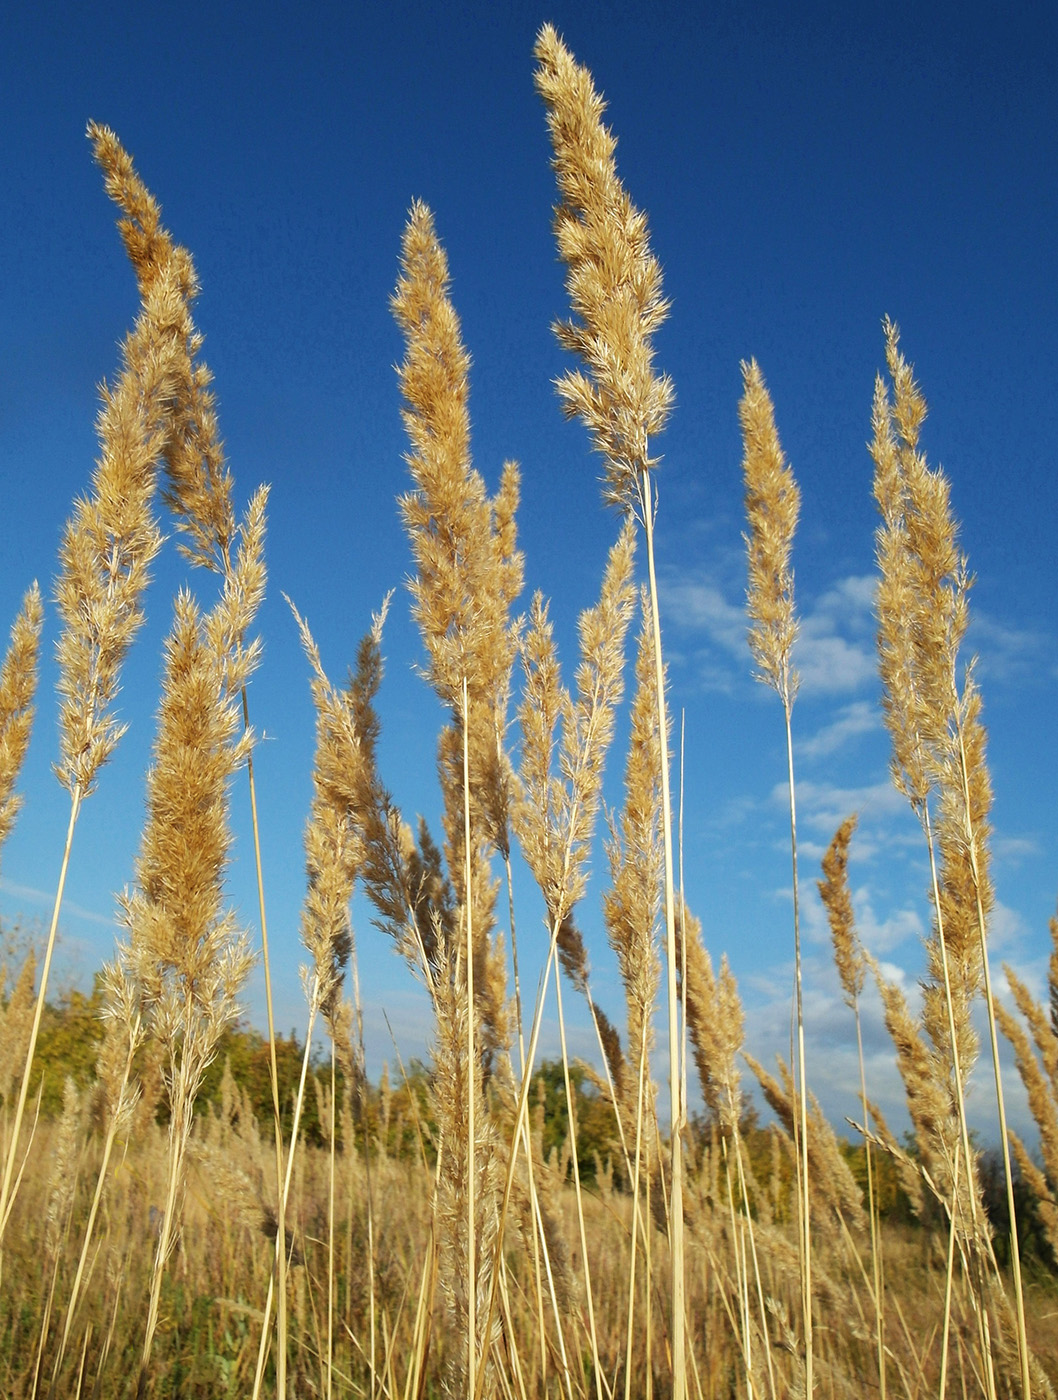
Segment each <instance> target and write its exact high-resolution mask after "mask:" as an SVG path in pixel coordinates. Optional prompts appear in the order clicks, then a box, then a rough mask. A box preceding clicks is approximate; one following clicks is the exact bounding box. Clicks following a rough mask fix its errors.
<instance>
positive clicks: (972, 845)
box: [957, 720, 1032, 1400]
mask: <svg viewBox="0 0 1058 1400" xmlns="http://www.w3.org/2000/svg"><path fill="white" fill-rule="evenodd" d="M957 733H958V738H959V770H960V775H961V777H962V789H963V810H964V811H965V813H966V823H967V833H966V836H967V847H968V850H969V855H970V868H971V870H972V872H973V885H974V900H975V904H976V912H977V933H978V938H979V939H980V944H981V967H982V969H983V972H984V981H985V1007H986V1009H987V1011H988V1038H989V1043H990V1045H991V1049H992V1071H993V1074H994V1075H995V1085H996V1107H997V1109H998V1111H999V1140H1000V1142H1001V1143H1002V1147H1003V1175H1004V1178H1005V1181H1006V1191H1007V1211H1008V1213H1009V1215H1010V1264H1011V1272H1012V1273H1013V1275H1014V1300H1015V1304H1016V1308H1017V1323H1018V1360H1019V1362H1020V1365H1021V1389H1022V1392H1023V1394H1024V1397H1025V1400H1031V1397H1032V1379H1031V1377H1030V1374H1029V1339H1028V1332H1027V1330H1026V1326H1025V1296H1024V1292H1023V1290H1022V1279H1021V1249H1020V1246H1019V1244H1018V1217H1017V1213H1016V1211H1015V1208H1014V1175H1013V1172H1012V1170H1011V1165H1010V1136H1009V1134H1008V1132H1007V1113H1006V1104H1005V1100H1004V1097H1003V1080H1002V1075H1001V1073H1000V1064H999V1040H998V1038H997V1036H996V1012H995V1003H994V1002H993V1000H992V973H991V969H990V967H989V960H988V942H987V937H986V928H985V911H984V905H983V903H982V901H981V873H980V869H979V866H978V861H977V833H976V832H975V831H974V830H973V829H972V825H971V822H970V811H971V806H970V782H969V771H968V764H967V761H966V745H965V741H964V736H963V727H962V723H961V720H960V722H959V723H958V725H957Z"/></svg>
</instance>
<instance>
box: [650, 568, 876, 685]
mask: <svg viewBox="0 0 1058 1400" xmlns="http://www.w3.org/2000/svg"><path fill="white" fill-rule="evenodd" d="M873 587H874V584H873V581H872V580H871V579H870V578H862V577H860V576H858V575H856V576H852V577H849V578H846V579H842V580H841V581H840V582H839V583H837V584H835V586H834V587H833V588H831V589H828V590H827V592H826V593H824V594H823V595H822V596H821V597H820V598H818V599H817V600H816V601H815V603H813V604H811V605H810V607H809V609H808V611H807V612H806V613H804V614H803V615H802V616H801V618H800V621H799V631H798V638H797V642H796V643H795V646H794V661H795V664H796V666H797V669H798V671H799V672H800V674H801V687H802V690H803V691H804V692H805V693H806V694H816V695H846V694H850V693H853V692H855V691H857V690H860V689H862V688H863V687H864V686H865V685H866V684H869V683H870V681H871V680H872V679H873V677H874V655H873V641H872V637H871V626H870V612H871V599H872V597H873ZM732 591H733V590H732V589H730V588H726V589H725V587H723V586H722V585H721V584H720V583H719V582H718V581H717V580H716V578H715V577H713V576H712V575H711V574H710V573H708V572H706V571H697V572H694V573H689V574H676V573H673V572H670V573H669V574H668V575H667V576H666V577H664V578H663V580H662V583H661V592H662V605H663V607H664V611H665V616H666V620H667V623H668V625H669V626H670V627H671V628H672V629H673V631H674V632H676V633H677V634H680V633H682V634H683V635H684V636H685V637H686V636H693V635H694V634H698V635H700V636H703V637H705V638H706V639H707V640H708V642H709V643H710V647H709V648H708V650H706V651H702V650H701V649H698V650H695V649H688V648H685V649H684V656H685V658H686V657H687V656H692V657H693V666H694V670H695V672H696V675H697V679H698V682H699V684H700V685H702V687H703V688H707V689H730V688H731V685H732V684H733V682H734V681H735V680H737V679H738V678H740V677H741V678H744V679H746V680H748V678H749V675H750V660H749V651H748V647H747V644H746V627H747V621H746V611H745V607H744V606H743V604H742V601H741V598H740V599H739V601H738V602H737V603H735V602H732V601H731V593H732Z"/></svg>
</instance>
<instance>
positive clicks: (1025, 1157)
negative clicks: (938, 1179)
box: [996, 916, 1058, 1257]
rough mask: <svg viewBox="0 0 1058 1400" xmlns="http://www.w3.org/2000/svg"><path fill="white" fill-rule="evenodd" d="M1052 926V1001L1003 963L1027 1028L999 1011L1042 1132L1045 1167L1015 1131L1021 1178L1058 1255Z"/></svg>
mask: <svg viewBox="0 0 1058 1400" xmlns="http://www.w3.org/2000/svg"><path fill="white" fill-rule="evenodd" d="M1050 930H1051V942H1052V945H1053V946H1052V949H1051V957H1050V965H1049V968H1048V976H1047V992H1048V999H1049V1006H1048V1007H1045V1006H1042V1005H1041V1004H1040V1003H1039V1002H1037V1001H1036V999H1035V997H1033V995H1032V993H1031V992H1030V991H1029V989H1028V987H1026V985H1025V983H1024V982H1023V981H1022V980H1021V979H1020V978H1019V977H1018V976H1016V974H1015V973H1014V970H1013V968H1011V967H1008V966H1006V965H1005V964H1004V968H1003V970H1004V972H1005V973H1006V978H1007V982H1008V984H1009V986H1010V990H1011V992H1012V994H1013V997H1014V1003H1015V1005H1016V1006H1017V1008H1018V1010H1019V1011H1020V1012H1021V1015H1022V1017H1023V1018H1024V1020H1025V1023H1026V1025H1027V1026H1028V1028H1029V1033H1028V1034H1026V1032H1025V1029H1024V1027H1023V1026H1022V1025H1021V1023H1020V1021H1018V1020H1017V1018H1016V1017H1014V1016H1013V1015H1011V1013H1010V1012H1009V1011H1007V1010H1006V1008H1005V1007H1004V1006H1003V1005H1002V1004H1001V1003H999V1002H996V1016H997V1017H998V1020H999V1024H1000V1027H1001V1029H1002V1031H1003V1034H1004V1035H1005V1036H1006V1038H1007V1039H1008V1040H1009V1041H1010V1043H1011V1045H1012V1046H1013V1047H1014V1054H1015V1057H1016V1060H1017V1066H1018V1073H1019V1074H1020V1075H1021V1078H1022V1082H1023V1083H1024V1085H1025V1092H1026V1093H1027V1095H1028V1099H1029V1108H1030V1110H1031V1111H1032V1116H1033V1119H1034V1120H1035V1122H1036V1127H1037V1129H1038V1130H1039V1134H1040V1155H1041V1156H1042V1158H1043V1166H1042V1168H1041V1167H1040V1166H1039V1165H1038V1164H1037V1163H1036V1162H1035V1161H1034V1160H1033V1157H1032V1154H1031V1153H1030V1152H1029V1150H1028V1149H1027V1148H1026V1146H1025V1144H1024V1143H1023V1142H1022V1141H1021V1139H1020V1138H1019V1137H1018V1136H1017V1134H1016V1133H1014V1132H1011V1134H1010V1140H1011V1142H1012V1143H1013V1145H1014V1152H1015V1155H1016V1156H1017V1159H1018V1165H1019V1167H1020V1168H1021V1175H1022V1178H1023V1179H1024V1180H1025V1181H1026V1182H1027V1183H1028V1185H1029V1187H1030V1188H1031V1190H1032V1193H1033V1195H1034V1196H1035V1197H1036V1208H1037V1210H1038V1212H1039V1216H1040V1221H1041V1223H1042V1225H1043V1229H1044V1233H1045V1234H1046V1236H1047V1240H1048V1242H1049V1243H1050V1246H1051V1249H1052V1250H1053V1252H1054V1254H1055V1256H1056V1257H1058V916H1055V917H1054V918H1052V919H1051V921H1050ZM1030 1036H1031V1039H1030Z"/></svg>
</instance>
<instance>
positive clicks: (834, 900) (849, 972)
mask: <svg viewBox="0 0 1058 1400" xmlns="http://www.w3.org/2000/svg"><path fill="white" fill-rule="evenodd" d="M856 823H857V818H856V816H855V815H853V816H851V817H847V818H846V819H845V821H843V822H842V824H841V825H840V826H839V827H838V829H837V831H836V832H835V833H834V837H833V839H832V840H831V843H830V845H829V846H828V847H827V850H826V854H825V855H824V856H823V879H822V880H820V881H818V882H817V883H818V889H819V895H820V898H821V899H822V901H823V906H824V908H825V909H826V911H827V918H828V920H829V922H830V932H831V937H832V939H833V944H834V961H835V963H836V964H837V969H838V976H839V978H840V980H841V986H842V991H843V993H844V996H845V1003H846V1005H847V1006H848V1007H849V1008H850V1009H851V1011H852V1013H853V1016H854V1017H855V1020H856V1052H857V1059H858V1063H859V1071H860V1106H861V1111H862V1113H863V1122H864V1124H865V1125H866V1124H868V1123H869V1122H870V1108H869V1105H868V1102H867V1073H866V1069H865V1066H864V1059H863V1026H862V1023H861V1020H860V996H861V994H862V992H863V987H864V983H865V981H866V976H867V960H866V958H865V957H864V954H863V949H862V948H861V947H860V942H859V939H858V937H857V934H856V925H855V917H854V914H853V909H852V896H851V894H850V893H849V883H848V864H849V842H850V841H851V840H852V834H853V832H854V831H855V830H856ZM864 1155H865V1158H866V1163H867V1206H868V1211H869V1214H870V1223H871V1265H872V1273H873V1279H874V1316H875V1345H876V1351H877V1357H878V1392H879V1395H880V1396H881V1400H885V1396H886V1367H885V1293H884V1284H883V1276H884V1263H883V1259H882V1251H881V1240H880V1232H879V1228H878V1202H877V1200H876V1196H875V1187H874V1156H873V1153H872V1150H871V1141H870V1138H869V1137H865V1138H864Z"/></svg>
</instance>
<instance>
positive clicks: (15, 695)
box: [0, 584, 44, 847]
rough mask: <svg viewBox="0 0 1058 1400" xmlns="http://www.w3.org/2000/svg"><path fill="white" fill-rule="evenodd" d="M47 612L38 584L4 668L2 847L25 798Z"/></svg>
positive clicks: (0, 676) (0, 704)
mask: <svg viewBox="0 0 1058 1400" xmlns="http://www.w3.org/2000/svg"><path fill="white" fill-rule="evenodd" d="M43 621H44V608H43V605H42V604H41V600H40V589H39V588H38V587H37V585H36V584H33V586H32V587H31V588H30V590H29V592H28V593H27V594H26V596H25V598H23V600H22V607H21V608H20V609H19V612H18V616H17V617H16V618H15V621H14V623H13V624H12V627H11V642H10V644H9V646H8V649H7V654H6V655H5V657H4V664H3V666H2V667H0V847H2V846H3V844H4V842H5V841H6V840H7V837H8V835H9V834H10V831H11V828H12V826H14V824H15V818H16V817H17V816H18V812H19V808H20V807H21V806H22V798H21V796H20V795H19V794H18V793H17V792H16V791H15V783H16V782H17V781H18V775H19V773H20V772H21V770H22V764H23V761H24V760H25V757H26V750H27V749H28V748H29V735H30V730H31V729H32V727H33V696H34V694H35V693H36V689H37V657H38V653H39V650H40V629H41V625H42V624H43Z"/></svg>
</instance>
